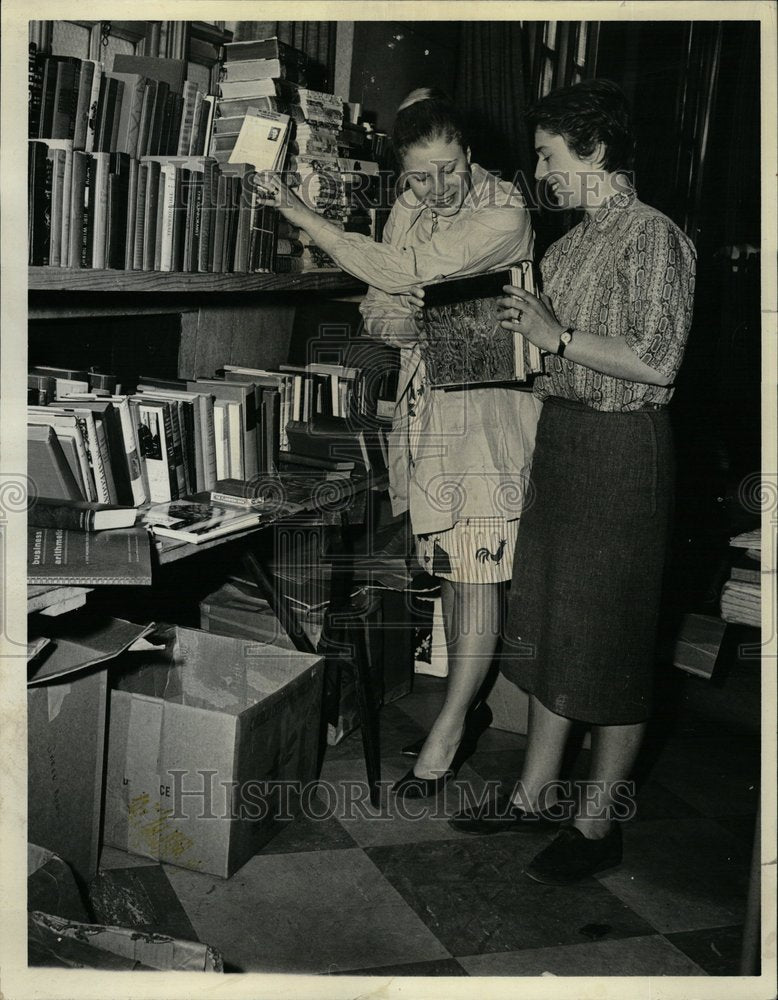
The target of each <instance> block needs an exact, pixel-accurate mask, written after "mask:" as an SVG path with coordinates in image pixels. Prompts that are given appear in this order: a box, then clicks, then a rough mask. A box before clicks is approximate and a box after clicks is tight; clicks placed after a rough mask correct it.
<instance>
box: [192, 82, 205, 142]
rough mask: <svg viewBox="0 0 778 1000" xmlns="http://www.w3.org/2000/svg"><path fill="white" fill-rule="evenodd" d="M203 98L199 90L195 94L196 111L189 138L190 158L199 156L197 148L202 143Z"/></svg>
mask: <svg viewBox="0 0 778 1000" xmlns="http://www.w3.org/2000/svg"><path fill="white" fill-rule="evenodd" d="M203 96H204V95H203V92H202V90H198V91H197V93H196V94H195V100H194V109H193V112H192V133H191V135H190V136H189V150H188V153H189V155H190V156H196V155H197V148H198V146H199V143H200V128H201V124H202V123H201V119H202V112H203Z"/></svg>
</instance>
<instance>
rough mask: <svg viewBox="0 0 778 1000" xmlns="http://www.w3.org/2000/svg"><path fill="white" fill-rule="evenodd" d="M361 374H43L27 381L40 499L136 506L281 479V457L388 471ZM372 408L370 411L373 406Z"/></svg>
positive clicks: (32, 467) (311, 370)
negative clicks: (228, 484)
mask: <svg viewBox="0 0 778 1000" xmlns="http://www.w3.org/2000/svg"><path fill="white" fill-rule="evenodd" d="M365 382H366V380H365V377H364V375H363V372H362V371H361V370H360V369H358V368H354V367H346V366H342V365H315V364H312V365H310V366H306V367H295V366H291V365H283V366H280V368H279V369H278V370H272V371H271V370H263V369H254V368H244V367H238V366H225V367H224V369H222V370H220V372H219V373H218V375H217V376H215V377H213V378H197V379H192V380H185V379H165V378H156V377H144V378H141V379H140V380H139V382H138V384H137V386H136V387H135V391H134V392H131V393H123V392H122V391H121V390H122V387H121V386H120V385H118V384H117V383H116V380H115V379H113V381H111V377H110V376H106V375H104V374H100V375H97V374H96V373H89V372H85V371H78V370H72V369H58V368H50V367H45V366H40V367H36V368H33V369H32V370H31V371H30V373H29V375H28V418H27V434H28V458H29V475H30V478H31V480H32V483H33V487H34V490H35V492H36V493H37V494H39V495H41V496H47V497H60V498H63V499H69V500H88V501H93V502H98V503H105V504H123V505H128V506H140V505H142V504H145V503H148V502H163V501H171V500H176V499H178V498H180V497H184V496H188V495H191V494H195V493H200V492H203V491H208V490H211V489H213V488H214V484H215V483H216V482H217V481H219V480H224V479H230V478H231V479H236V480H243V481H246V480H251V479H252V478H253V477H255V476H257V475H264V474H272V473H274V472H277V471H278V469H279V466H280V462H281V459H282V457H283V456H286V457H287V458H290V453H291V455H292V456H293V455H294V454H296V453H298V454H299V456H300V459H301V460H302V461H301V462H298V464H303V465H305V464H306V461H305V460H306V459H308V458H320V459H322V460H323V461H324V466H325V468H326V467H327V465H328V463H330V462H331V463H332V464H331V471H333V472H339V473H342V472H349V471H350V470H351V469H353V468H354V466H355V465H358V466H359V467H361V468H363V469H370V470H373V471H383V470H384V469H385V466H386V454H385V452H384V450H383V446H382V445H381V446H380V447H378V446H379V445H380V439H378V438H376V440H375V441H374V442H373V444H375V445H376V446H377V447H376V448H371V447H368V437H369V436H366V435H365V433H364V432H363V431H361V430H360V429H359V425H360V424H361V423H363V421H362V420H360V418H361V417H365V416H366V415H367V409H368V400H367V396H366V387H365ZM371 405H372V404H371Z"/></svg>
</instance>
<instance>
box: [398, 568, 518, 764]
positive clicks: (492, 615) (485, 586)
mask: <svg viewBox="0 0 778 1000" xmlns="http://www.w3.org/2000/svg"><path fill="white" fill-rule="evenodd" d="M441 597H442V601H443V619H444V627H445V630H446V645H447V647H448V684H447V687H446V698H445V701H444V702H443V707H442V708H441V710H440V714H439V715H438V717H437V719H436V720H435V722H434V723H433V725H432V729H430V732H429V735H428V736H427V739H426V742H425V743H424V746H423V747H422V749H421V752H420V753H419V757H418V760H417V761H416V765H415V767H414V769H413V771H414V774H416V776H417V777H419V778H435V777H439V776H440V774H441V773H442V772H443V771H445V770H446V768H447V767H448V766H449V764H450V763H451V760H452V758H453V756H454V754H455V753H456V750H457V747H458V746H459V743H460V740H461V739H462V733H463V730H464V725H465V714H466V713H467V710H468V708H469V707H470V704H471V702H472V700H473V698H474V697H475V694H476V692H477V691H478V689H479V687H480V686H481V684H482V683H483V682H484V679H485V677H486V674H487V673H488V671H489V667H490V665H491V662H492V658H493V657H494V651H495V648H496V645H497V638H498V636H499V632H500V605H501V601H502V587H501V585H500V584H498V583H452V582H451V581H450V580H442V581H441Z"/></svg>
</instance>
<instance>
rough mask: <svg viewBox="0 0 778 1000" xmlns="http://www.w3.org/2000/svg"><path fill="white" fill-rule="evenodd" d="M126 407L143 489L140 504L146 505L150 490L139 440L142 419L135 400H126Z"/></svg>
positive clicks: (141, 444)
mask: <svg viewBox="0 0 778 1000" xmlns="http://www.w3.org/2000/svg"><path fill="white" fill-rule="evenodd" d="M127 405H128V406H129V410H130V423H131V424H132V427H131V431H132V440H133V444H134V448H135V454H136V456H137V459H138V469H139V471H140V481H141V486H142V489H143V500H142V501H141V502H142V503H146V502H147V501H150V500H151V499H152V496H151V490H150V487H149V477H148V470H147V468H146V459H145V455H144V451H143V443H142V440H141V426H142V424H143V418H142V416H141V412H140V404H139V403H138V402H137V400H134V399H128V400H127Z"/></svg>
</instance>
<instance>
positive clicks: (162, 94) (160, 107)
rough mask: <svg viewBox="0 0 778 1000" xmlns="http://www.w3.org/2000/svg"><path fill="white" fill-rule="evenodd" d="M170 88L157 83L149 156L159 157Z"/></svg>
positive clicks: (159, 81) (160, 82)
mask: <svg viewBox="0 0 778 1000" xmlns="http://www.w3.org/2000/svg"><path fill="white" fill-rule="evenodd" d="M169 93H170V88H169V87H168V85H167V84H166V83H164V82H163V81H162V80H158V81H157V93H156V96H155V98H154V109H153V112H152V116H151V131H150V134H149V155H151V156H158V155H159V153H160V140H161V138H162V122H163V120H164V117H165V106H166V103H167V97H168V94H169Z"/></svg>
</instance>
